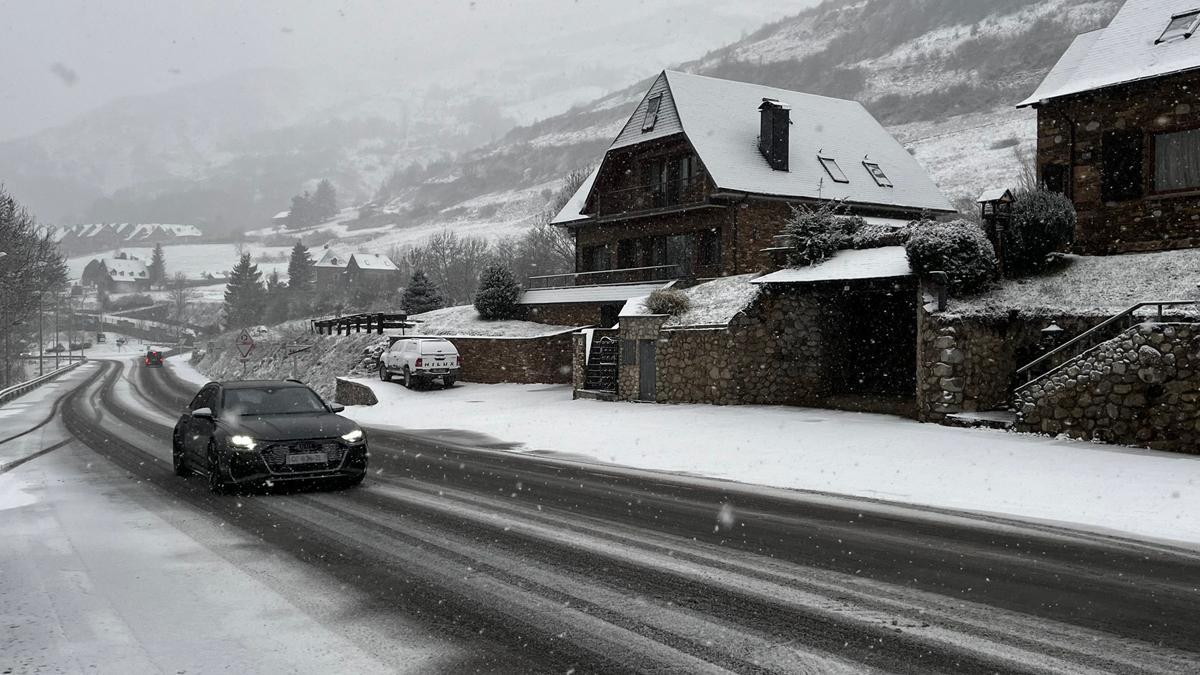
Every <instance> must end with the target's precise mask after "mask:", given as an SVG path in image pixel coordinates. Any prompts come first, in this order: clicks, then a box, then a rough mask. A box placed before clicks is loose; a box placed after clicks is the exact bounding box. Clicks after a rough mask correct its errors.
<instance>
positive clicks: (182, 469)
mask: <svg viewBox="0 0 1200 675" xmlns="http://www.w3.org/2000/svg"><path fill="white" fill-rule="evenodd" d="M171 464H172V465H173V468H174V469H175V475H176V476H180V477H183V478H186V477H187V476H190V475H192V470H191V469H189V468H188V465H187V457H186V456H184V453H183V443H181V442H180V440H179V434H178V433H175V434H171Z"/></svg>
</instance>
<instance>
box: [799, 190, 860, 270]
mask: <svg viewBox="0 0 1200 675" xmlns="http://www.w3.org/2000/svg"><path fill="white" fill-rule="evenodd" d="M842 210H843V207H842V204H841V203H838V202H830V203H826V204H822V205H821V206H820V207H819V208H817V209H810V208H806V207H792V215H791V217H790V218H788V220H787V222H786V223H785V224H784V226H783V234H784V237H786V240H787V244H788V246H790V247H791V249H792V250H791V251H789V252H788V264H789V265H792V266H793V267H805V266H808V265H815V264H817V263H820V262H824V261H825V260H828V259H829V258H832V257H833V256H834V254H836V253H837V252H838V251H839V250H841V249H844V248H850V246H851V244H852V241H853V240H852V237H853V235H854V234H855V233H856V232H858V231H859V230H861V229H862V228H863V227H864V226H865V223H864V222H863V219H862V218H859V217H858V216H847V215H842V213H841V211H842Z"/></svg>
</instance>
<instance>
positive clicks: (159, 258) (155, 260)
mask: <svg viewBox="0 0 1200 675" xmlns="http://www.w3.org/2000/svg"><path fill="white" fill-rule="evenodd" d="M146 272H147V274H149V276H150V285H151V286H159V287H161V286H162V285H163V284H165V283H166V282H167V259H166V254H165V253H163V247H162V244H155V245H154V253H153V254H152V255H151V256H150V266H149V267H148V268H146Z"/></svg>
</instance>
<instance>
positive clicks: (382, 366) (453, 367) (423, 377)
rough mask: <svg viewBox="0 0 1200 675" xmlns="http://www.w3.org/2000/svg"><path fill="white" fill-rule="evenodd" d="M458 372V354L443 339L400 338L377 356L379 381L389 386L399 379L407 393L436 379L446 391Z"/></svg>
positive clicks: (452, 383) (460, 365)
mask: <svg viewBox="0 0 1200 675" xmlns="http://www.w3.org/2000/svg"><path fill="white" fill-rule="evenodd" d="M461 370H462V359H461V358H460V357H459V355H458V350H457V349H455V347H454V345H453V344H451V343H450V341H449V340H444V339H442V338H401V339H399V340H396V341H395V342H393V343H392V346H391V347H388V349H387V351H385V352H383V353H382V354H380V355H379V379H381V380H383V381H384V382H391V381H392V377H393V376H397V375H398V376H400V377H401V378H402V381H403V382H404V386H406V387H408V388H409V389H412V388H413V386H414V385H415V384H424V383H428V382H430V381H432V380H435V379H437V378H441V380H442V386H444V387H446V388H447V389H448V388H450V387H453V386H454V382H455V380H457V379H458V373H459V371H461Z"/></svg>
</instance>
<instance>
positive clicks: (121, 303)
mask: <svg viewBox="0 0 1200 675" xmlns="http://www.w3.org/2000/svg"><path fill="white" fill-rule="evenodd" d="M153 304H154V298H151V297H150V296H149V295H146V294H144V293H135V294H133V295H122V296H120V297H117V298H112V299H110V300H109V301H108V302H107V303H106V304H105V309H107V310H108V311H110V312H123V311H125V310H127V309H136V308H138V307H149V306H151V305H153Z"/></svg>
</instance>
